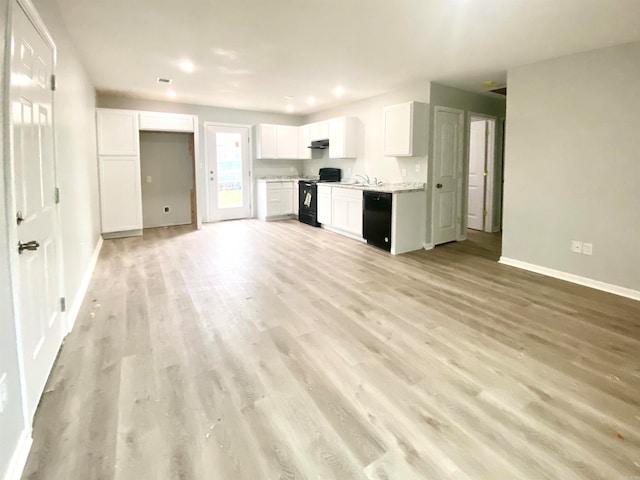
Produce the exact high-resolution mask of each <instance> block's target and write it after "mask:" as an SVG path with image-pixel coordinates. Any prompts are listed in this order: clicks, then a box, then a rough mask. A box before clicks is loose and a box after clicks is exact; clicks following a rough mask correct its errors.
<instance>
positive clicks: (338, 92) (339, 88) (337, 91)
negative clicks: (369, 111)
mask: <svg viewBox="0 0 640 480" xmlns="http://www.w3.org/2000/svg"><path fill="white" fill-rule="evenodd" d="M333 94H334V95H335V96H336V97H341V96H342V95H344V87H343V86H341V85H338V86H337V87H336V88H334V89H333Z"/></svg>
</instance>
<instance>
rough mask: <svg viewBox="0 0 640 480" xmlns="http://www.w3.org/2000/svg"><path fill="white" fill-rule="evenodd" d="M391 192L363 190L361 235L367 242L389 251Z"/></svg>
mask: <svg viewBox="0 0 640 480" xmlns="http://www.w3.org/2000/svg"><path fill="white" fill-rule="evenodd" d="M392 198H393V195H392V194H391V193H383V192H374V191H371V190H365V191H364V209H363V212H362V236H363V237H364V239H365V240H366V241H367V243H368V244H370V245H374V246H376V247H379V248H383V249H385V250H387V251H389V252H390V251H391V204H392Z"/></svg>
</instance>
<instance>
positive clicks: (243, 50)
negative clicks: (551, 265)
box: [58, 0, 640, 114]
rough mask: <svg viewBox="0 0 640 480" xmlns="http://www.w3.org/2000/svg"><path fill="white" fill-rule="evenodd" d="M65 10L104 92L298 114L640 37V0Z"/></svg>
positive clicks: (76, 6) (110, 1) (249, 3)
mask: <svg viewBox="0 0 640 480" xmlns="http://www.w3.org/2000/svg"><path fill="white" fill-rule="evenodd" d="M58 3H59V5H60V8H61V11H62V15H63V17H64V20H65V23H66V25H67V27H68V29H69V31H70V33H71V36H72V38H73V39H74V41H75V44H76V46H77V49H78V51H79V53H80V55H81V57H82V59H83V61H84V64H85V65H86V68H87V70H88V72H89V75H90V77H91V79H92V81H93V83H94V85H95V86H96V88H97V89H98V91H100V92H117V93H121V94H125V95H130V96H136V97H144V98H156V99H163V100H167V99H168V98H167V96H166V94H165V91H166V90H167V87H166V86H162V85H159V84H158V83H157V82H156V78H157V77H159V76H160V77H169V78H172V79H173V80H174V81H173V84H172V85H171V86H170V88H171V89H173V90H174V91H175V93H176V98H175V101H179V102H184V103H196V104H203V105H217V106H224V107H231V108H243V109H251V110H262V111H274V112H283V111H285V107H286V105H287V103H289V102H288V101H287V100H285V99H284V98H283V97H284V96H287V95H290V96H293V97H294V98H293V100H292V101H291V102H290V103H292V104H293V106H294V108H295V110H294V113H297V114H302V113H304V114H306V113H312V112H315V111H319V110H324V109H326V108H329V107H333V106H335V105H338V104H341V103H348V102H351V101H354V100H357V99H361V98H365V97H370V96H373V95H377V94H381V93H384V92H387V91H390V90H393V89H394V88H396V87H398V86H399V85H401V84H403V83H405V82H408V81H411V80H415V79H418V78H424V79H429V80H432V81H438V82H441V83H446V84H449V85H453V86H458V87H460V88H464V89H467V90H470V91H484V90H486V89H485V88H484V87H483V86H482V82H483V81H486V80H492V81H494V83H495V84H496V85H500V84H504V82H505V81H506V70H507V69H509V68H512V67H514V66H518V65H524V64H528V63H532V62H536V61H539V60H543V59H548V58H553V57H558V56H562V55H567V54H571V53H576V52H580V51H587V50H592V49H595V48H600V47H604V46H610V45H616V44H620V43H626V42H631V41H638V40H640V1H639V0H58ZM184 58H188V59H190V60H191V61H192V62H193V63H194V65H195V70H194V71H193V73H185V72H183V71H182V70H181V69H180V68H179V63H180V61H181V60H182V59H184ZM337 85H342V86H344V88H345V90H346V93H345V94H344V95H343V96H342V97H340V98H337V97H336V96H335V95H334V94H333V93H332V89H333V88H334V87H335V86H337ZM309 96H314V97H315V98H316V99H317V104H316V105H315V106H309V105H307V104H306V99H307V98H308V97H309Z"/></svg>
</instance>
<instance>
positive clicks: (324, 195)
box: [317, 185, 332, 226]
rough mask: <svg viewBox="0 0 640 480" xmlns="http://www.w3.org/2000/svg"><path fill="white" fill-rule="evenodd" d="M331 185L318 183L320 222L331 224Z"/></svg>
mask: <svg viewBox="0 0 640 480" xmlns="http://www.w3.org/2000/svg"><path fill="white" fill-rule="evenodd" d="M331 217H332V215H331V187H330V186H327V185H318V217H317V218H318V222H319V223H322V224H323V225H328V226H331Z"/></svg>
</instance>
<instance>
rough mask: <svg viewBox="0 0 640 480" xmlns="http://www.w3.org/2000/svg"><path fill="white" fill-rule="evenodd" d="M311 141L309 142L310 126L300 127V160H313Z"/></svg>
mask: <svg viewBox="0 0 640 480" xmlns="http://www.w3.org/2000/svg"><path fill="white" fill-rule="evenodd" d="M309 145H311V140H309V125H302V126H301V127H298V158H300V159H303V160H308V159H310V158H311V153H312V152H311V149H310V148H309Z"/></svg>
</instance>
